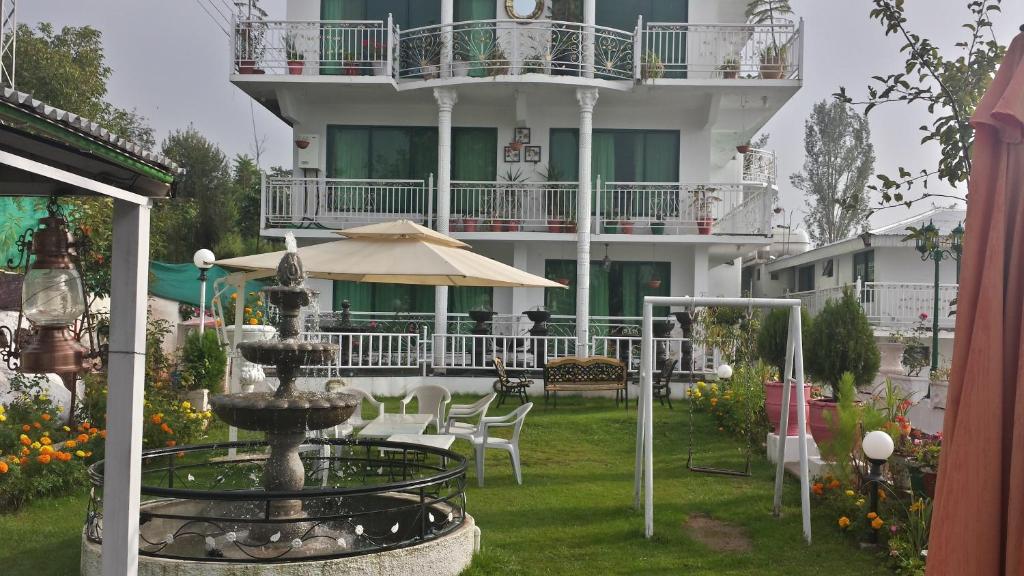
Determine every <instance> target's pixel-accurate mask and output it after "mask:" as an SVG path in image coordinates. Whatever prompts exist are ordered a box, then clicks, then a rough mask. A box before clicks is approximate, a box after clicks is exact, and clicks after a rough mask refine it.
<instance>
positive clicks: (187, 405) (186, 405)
mask: <svg viewBox="0 0 1024 576" xmlns="http://www.w3.org/2000/svg"><path fill="white" fill-rule="evenodd" d="M181 407H182V408H183V409H185V410H188V409H189V408H191V407H192V403H191V402H189V401H188V400H183V401H182V403H181Z"/></svg>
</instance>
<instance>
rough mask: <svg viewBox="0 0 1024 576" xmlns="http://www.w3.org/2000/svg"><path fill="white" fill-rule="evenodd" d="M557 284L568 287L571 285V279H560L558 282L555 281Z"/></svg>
mask: <svg viewBox="0 0 1024 576" xmlns="http://www.w3.org/2000/svg"><path fill="white" fill-rule="evenodd" d="M555 282H558V283H559V284H561V285H562V286H568V285H569V279H568V278H559V279H558V280H555Z"/></svg>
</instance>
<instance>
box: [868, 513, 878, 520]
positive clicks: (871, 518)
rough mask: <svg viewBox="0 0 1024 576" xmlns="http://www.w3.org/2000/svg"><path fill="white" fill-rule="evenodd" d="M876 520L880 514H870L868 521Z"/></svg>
mask: <svg viewBox="0 0 1024 576" xmlns="http://www.w3.org/2000/svg"><path fill="white" fill-rule="evenodd" d="M875 518H878V514H876V513H874V512H868V520H874V519H875Z"/></svg>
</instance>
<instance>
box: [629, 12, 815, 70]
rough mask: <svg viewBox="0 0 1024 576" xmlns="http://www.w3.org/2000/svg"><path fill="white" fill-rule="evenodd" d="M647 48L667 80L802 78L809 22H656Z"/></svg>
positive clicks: (646, 54) (645, 36) (645, 42)
mask: <svg viewBox="0 0 1024 576" xmlns="http://www.w3.org/2000/svg"><path fill="white" fill-rule="evenodd" d="M643 50H644V58H645V59H646V60H647V61H651V60H654V59H657V61H660V62H661V64H662V66H663V67H664V75H665V77H667V78H689V79H723V80H731V79H765V80H779V79H789V78H800V77H801V75H802V70H801V59H802V54H803V25H802V24H800V25H799V26H798V25H796V24H793V23H791V22H787V23H778V24H766V25H760V24H759V25H751V24H680V23H674V22H650V23H648V24H647V25H646V27H645V29H644V32H643Z"/></svg>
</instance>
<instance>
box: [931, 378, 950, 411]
mask: <svg viewBox="0 0 1024 576" xmlns="http://www.w3.org/2000/svg"><path fill="white" fill-rule="evenodd" d="M948 395H949V381H947V380H933V381H932V406H933V407H935V408H943V409H945V408H946V396H948Z"/></svg>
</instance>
